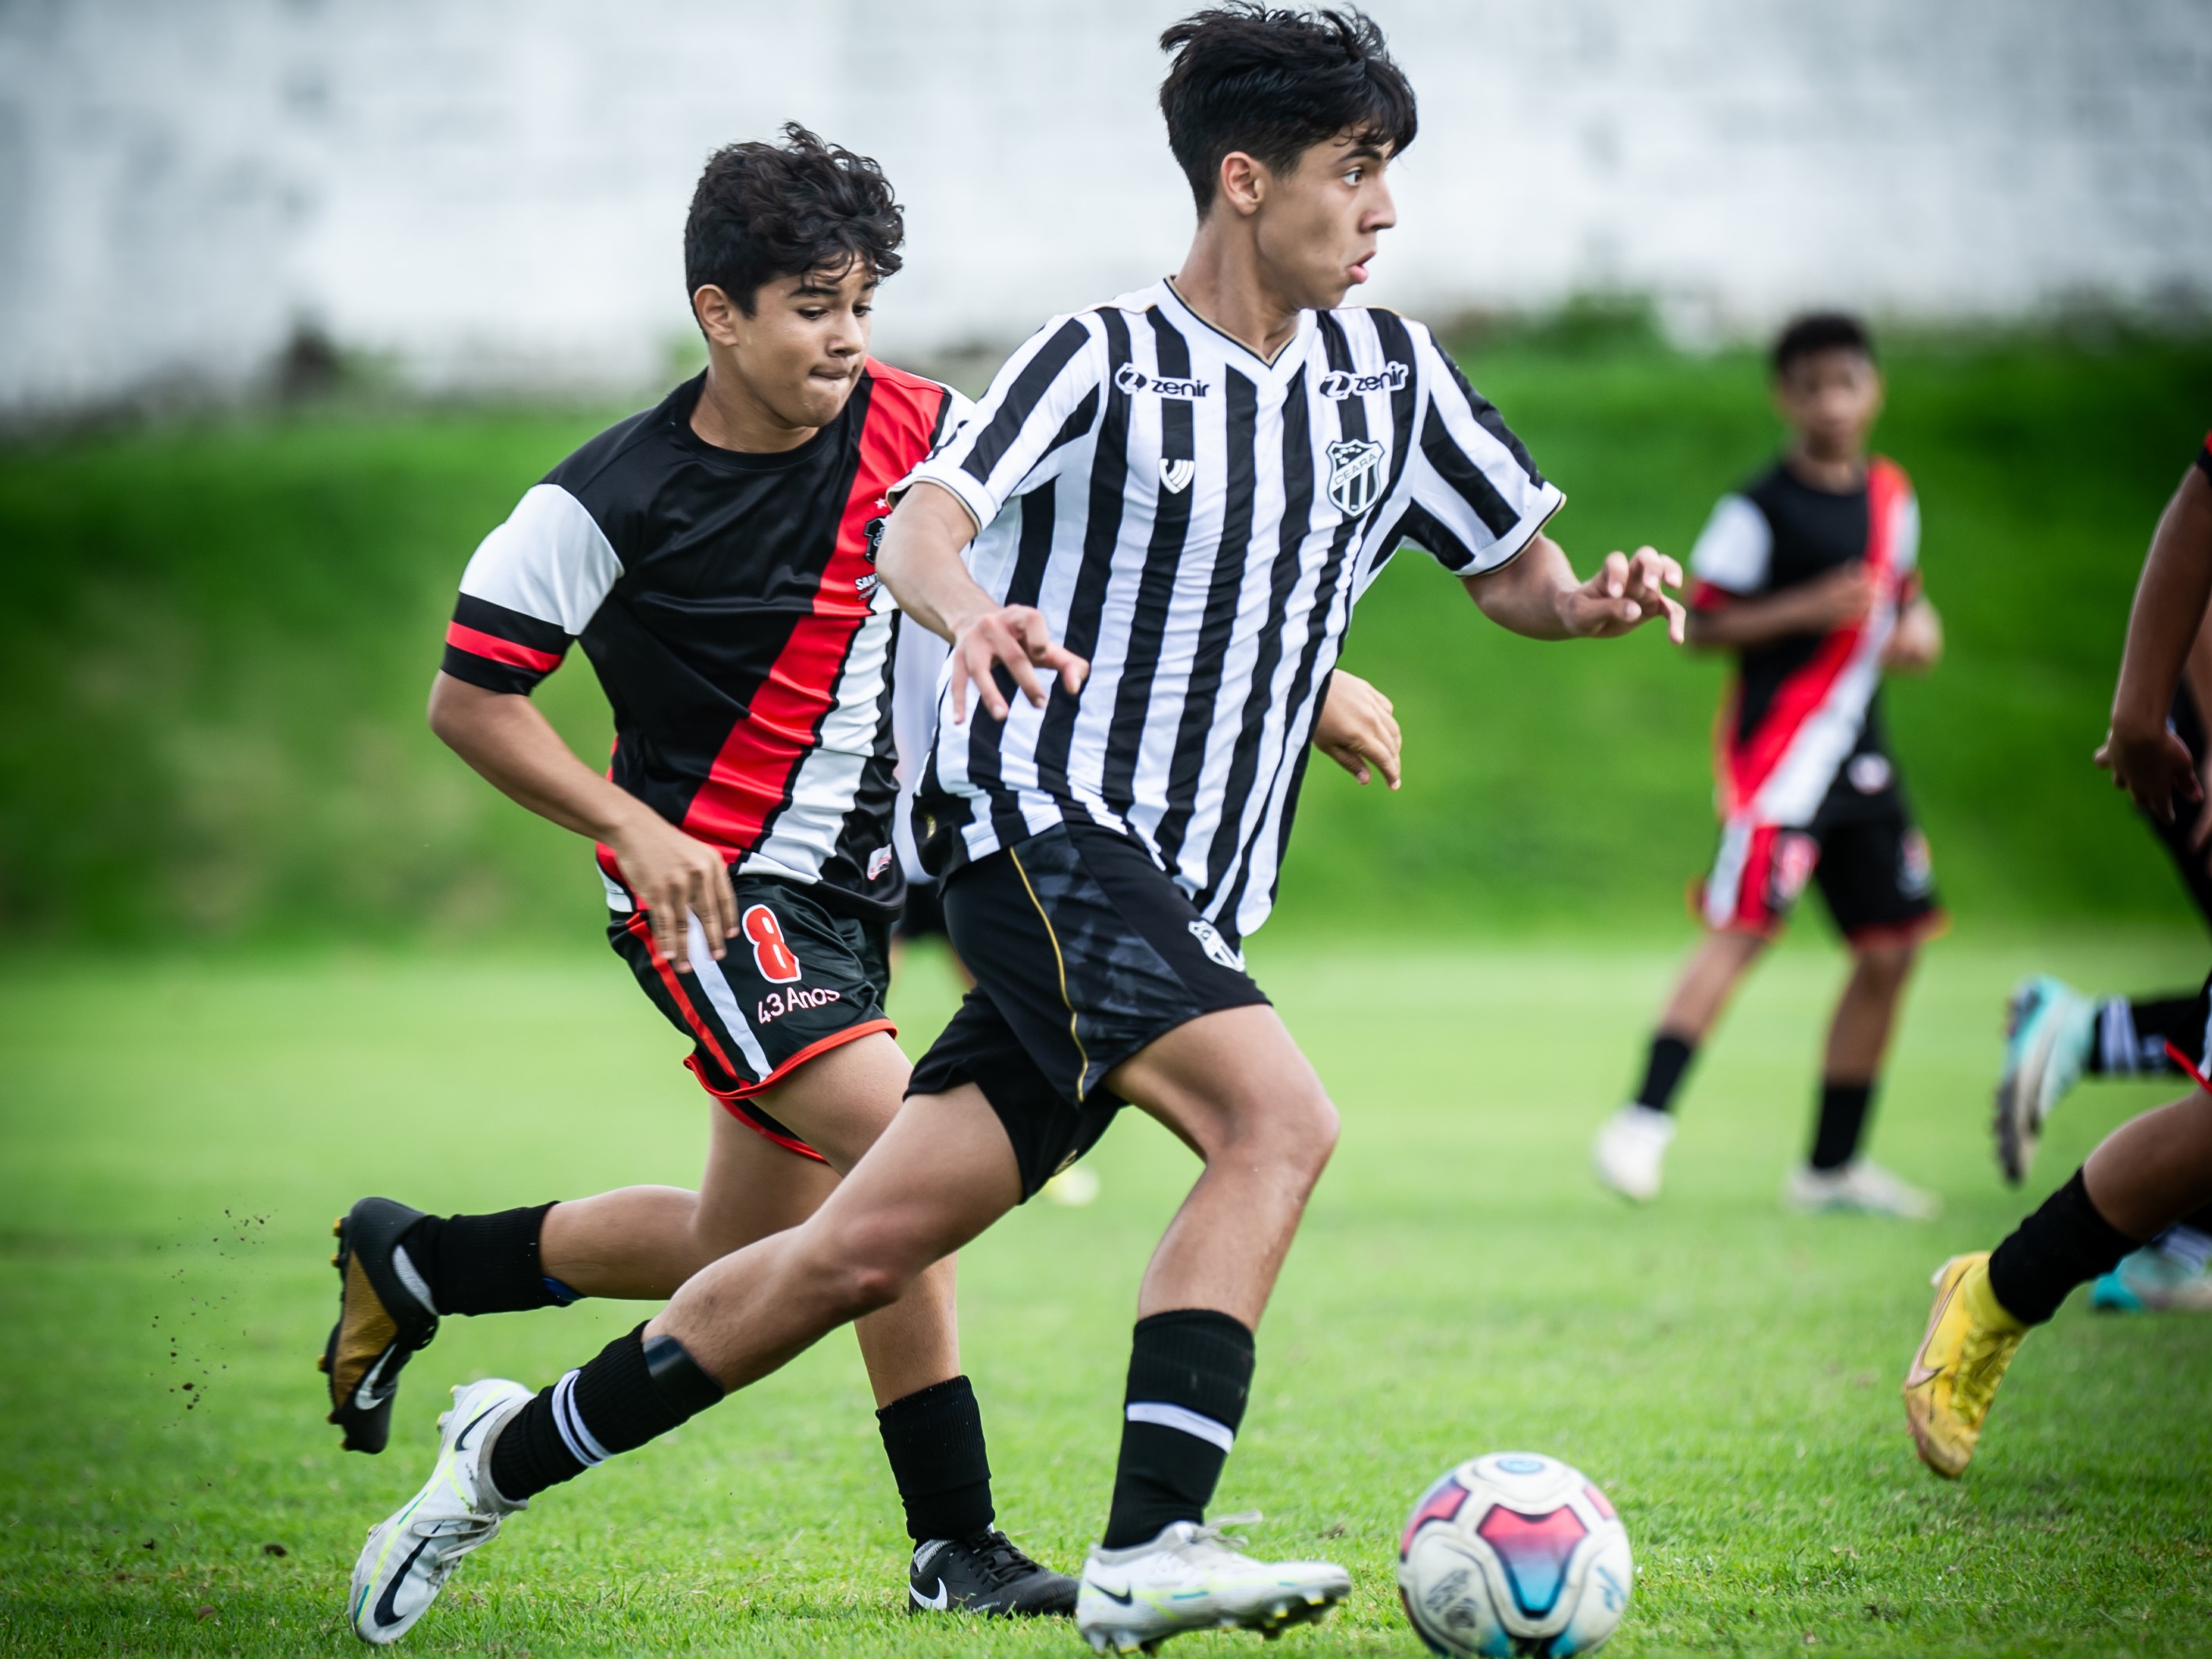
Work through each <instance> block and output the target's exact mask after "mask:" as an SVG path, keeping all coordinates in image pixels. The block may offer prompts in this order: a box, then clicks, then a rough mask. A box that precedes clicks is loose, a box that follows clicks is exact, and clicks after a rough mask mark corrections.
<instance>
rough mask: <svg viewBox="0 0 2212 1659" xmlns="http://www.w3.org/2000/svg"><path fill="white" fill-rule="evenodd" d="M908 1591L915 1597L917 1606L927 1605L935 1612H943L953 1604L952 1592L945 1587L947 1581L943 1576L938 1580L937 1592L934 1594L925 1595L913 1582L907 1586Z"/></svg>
mask: <svg viewBox="0 0 2212 1659" xmlns="http://www.w3.org/2000/svg"><path fill="white" fill-rule="evenodd" d="M906 1593H907V1594H908V1595H911V1596H912V1597H914V1604H915V1606H916V1607H927V1608H928V1609H929V1610H930V1611H931V1612H933V1613H942V1612H944V1611H945V1608H947V1607H951V1605H952V1592H951V1590H949V1589H945V1581H944V1580H943V1579H942V1578H940V1579H939V1580H938V1581H937V1594H936V1595H934V1596H928V1595H923V1594H922V1593H921V1591H920V1590H918V1589H915V1587H914V1586H913V1585H911V1584H908V1586H907V1587H906Z"/></svg>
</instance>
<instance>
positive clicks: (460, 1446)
mask: <svg viewBox="0 0 2212 1659" xmlns="http://www.w3.org/2000/svg"><path fill="white" fill-rule="evenodd" d="M498 1409H499V1407H497V1406H492V1407H487V1408H486V1409H485V1410H484V1411H483V1413H481V1414H479V1415H478V1417H477V1420H476V1421H475V1422H473V1423H471V1424H470V1425H468V1427H466V1428H465V1429H463V1430H462V1431H460V1433H459V1436H457V1437H455V1439H454V1441H453V1449H454V1450H455V1451H466V1450H467V1449H469V1437H470V1436H471V1435H472V1434H474V1433H475V1432H476V1431H477V1430H478V1429H480V1428H482V1427H483V1425H484V1419H485V1418H487V1417H489V1416H490V1415H491V1414H492V1413H494V1412H495V1411H497V1410H498Z"/></svg>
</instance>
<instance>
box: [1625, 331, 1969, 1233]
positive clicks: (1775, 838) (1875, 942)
mask: <svg viewBox="0 0 2212 1659" xmlns="http://www.w3.org/2000/svg"><path fill="white" fill-rule="evenodd" d="M1773 387H1774V400H1775V404H1776V407H1777V408H1778V410H1780V411H1781V414H1782V416H1783V418H1784V420H1785V421H1786V422H1788V423H1789V425H1790V431H1791V435H1792V436H1791V441H1790V447H1789V449H1788V450H1787V451H1786V452H1785V453H1784V455H1783V457H1782V459H1780V460H1778V461H1777V462H1776V463H1775V464H1774V465H1771V467H1769V468H1768V469H1767V470H1766V471H1765V472H1763V473H1761V474H1760V475H1759V477H1757V478H1755V479H1753V481H1752V482H1751V483H1748V484H1747V485H1746V486H1744V488H1743V489H1741V490H1739V491H1737V492H1735V493H1734V494H1731V495H1723V497H1722V498H1721V501H1720V504H1719V506H1717V507H1715V508H1714V509H1713V515H1712V518H1711V521H1710V522H1708V523H1707V525H1706V526H1705V532H1704V533H1703V534H1702V535H1701V536H1699V538H1698V544H1697V546H1696V548H1695V549H1694V550H1692V553H1691V556H1690V567H1691V574H1692V576H1693V577H1694V578H1695V579H1696V581H1695V586H1694V587H1693V588H1692V594H1691V601H1690V605H1691V614H1690V628H1689V643H1690V644H1691V645H1692V647H1697V648H1699V649H1703V650H1709V651H1732V652H1734V653H1735V655H1736V665H1737V666H1736V676H1735V686H1734V689H1733V690H1731V692H1730V693H1729V701H1728V702H1727V703H1726V704H1724V705H1723V709H1722V712H1721V720H1720V726H1719V729H1718V732H1717V757H1716V762H1717V772H1718V781H1719V804H1720V810H1721V821H1722V827H1721V846H1720V854H1719V857H1718V859H1717V860H1716V861H1715V863H1714V866H1713V869H1712V872H1711V875H1709V876H1708V877H1707V878H1706V879H1705V884H1704V888H1703V890H1702V892H1701V894H1700V895H1699V908H1700V909H1701V910H1702V911H1703V913H1704V917H1705V925H1706V927H1708V928H1709V929H1710V930H1711V931H1710V932H1709V933H1708V934H1707V936H1706V938H1705V943H1704V944H1703V945H1700V946H1699V948H1698V951H1697V952H1696V954H1695V955H1694V956H1692V957H1691V959H1690V963H1689V965H1688V966H1687V967H1686V969H1684V970H1683V973H1682V975H1681V978H1680V980H1679V981H1677V982H1676V984H1675V987H1674V994H1673V996H1672V997H1671V998H1670V999H1669V1000H1668V1004H1667V1008H1666V1012H1664V1013H1662V1015H1661V1016H1660V1020H1659V1029H1658V1030H1657V1031H1656V1033H1655V1034H1654V1036H1652V1039H1651V1046H1650V1055H1649V1058H1648V1060H1646V1062H1645V1066H1644V1083H1643V1086H1642V1087H1641V1088H1639V1089H1638V1091H1637V1094H1636V1097H1635V1099H1634V1100H1633V1101H1632V1102H1631V1103H1629V1104H1628V1105H1626V1106H1624V1107H1622V1108H1621V1109H1620V1111H1618V1112H1616V1113H1615V1114H1614V1115H1613V1117H1612V1118H1611V1119H1609V1120H1608V1121H1607V1123H1606V1125H1605V1127H1604V1128H1603V1129H1602V1130H1601V1132H1600V1133H1599V1135H1598V1138H1597V1143H1596V1146H1595V1149H1594V1152H1593V1164H1594V1165H1595V1170H1596V1173H1597V1176H1598V1179H1599V1180H1600V1181H1601V1182H1604V1183H1605V1184H1606V1185H1607V1186H1608V1187H1610V1188H1613V1190H1614V1191H1615V1192H1618V1193H1620V1194H1623V1195H1625V1196H1626V1197H1628V1198H1631V1199H1634V1200H1638V1201H1648V1200H1651V1199H1653V1198H1656V1197H1657V1196H1658V1194H1659V1187H1660V1177H1661V1166H1662V1161H1663V1159H1664V1158H1665V1155H1666V1151H1667V1145H1668V1142H1669V1141H1670V1140H1672V1139H1674V1117H1673V1116H1672V1115H1671V1114H1672V1112H1673V1109H1674V1100H1675V1093H1676V1091H1677V1090H1678V1089H1679V1088H1680V1085H1681V1082H1682V1078H1683V1075H1684V1073H1686V1071H1687V1070H1688V1069H1689V1066H1690V1062H1691V1060H1692V1058H1693V1057H1694V1056H1695V1054H1696V1053H1697V1049H1698V1045H1699V1043H1700V1042H1704V1041H1705V1036H1706V1035H1707V1033H1708V1032H1710V1031H1711V1029H1712V1026H1713V1023H1714V1022H1715V1021H1716V1020H1717V1018H1719V1017H1720V1013H1721V1011H1722V1009H1723V1007H1725V1006H1727V1003H1728V1000H1729V994H1731V993H1732V992H1733V991H1734V990H1735V987H1736V985H1737V983H1738V981H1741V979H1742V977H1743V975H1744V974H1745V973H1746V972H1747V970H1748V969H1750V967H1751V965H1752V963H1754V962H1756V961H1757V960H1758V959H1759V953H1760V952H1761V951H1764V950H1765V948H1766V945H1767V944H1768V942H1769V941H1770V940H1771V939H1773V938H1774V937H1775V935H1776V934H1777V933H1778V932H1779V931H1780V930H1781V927H1782V926H1783V924H1784V921H1787V920H1788V918H1789V915H1790V911H1791V909H1792V908H1794V907H1795V906H1796V902H1797V899H1798V896H1799V895H1800V894H1801V893H1802V891H1803V890H1804V888H1805V886H1806V884H1807V883H1808V882H1811V883H1813V884H1816V885H1817V886H1818V887H1819V888H1820V896H1821V897H1822V898H1823V899H1824V900H1826V902H1827V907H1828V912H1829V914H1830V915H1832V917H1833V918H1834V919H1835V923H1836V926H1837V927H1838V929H1839V930H1841V932H1842V933H1843V935H1844V939H1846V940H1847V941H1848V942H1849V944H1850V951H1851V963H1852V965H1851V976H1850V982H1849V983H1848V984H1846V985H1845V987H1844V994H1843V1000H1841V1002H1839V1003H1838V1005H1837V1007H1836V1012H1835V1018H1834V1020H1833V1022H1832V1024H1831V1025H1830V1027H1829V1030H1828V1042H1827V1053H1826V1060H1825V1062H1824V1064H1823V1066H1822V1068H1821V1073H1820V1109H1819V1115H1818V1117H1817V1119H1816V1120H1815V1123H1814V1134H1813V1145H1812V1150H1811V1152H1810V1154H1809V1156H1808V1158H1807V1159H1806V1162H1805V1164H1803V1166H1802V1167H1801V1168H1799V1169H1796V1170H1793V1171H1792V1172H1791V1173H1790V1177H1789V1179H1788V1182H1786V1184H1785V1185H1784V1189H1783V1195H1784V1200H1785V1201H1786V1202H1787V1203H1789V1204H1790V1206H1792V1207H1795V1208H1798V1209H1806V1210H1858V1211H1874V1212H1882V1213H1886V1214H1891V1215H1900V1216H1911V1217H1925V1216H1929V1215H1932V1214H1933V1213H1934V1212H1935V1210H1936V1200H1935V1199H1934V1197H1933V1196H1932V1195H1931V1194H1926V1193H1923V1192H1920V1191H1918V1190H1917V1189H1915V1188H1911V1187H1909V1186H1907V1185H1906V1184H1905V1182H1902V1181H1900V1180H1899V1179H1898V1178H1897V1177H1896V1176H1893V1175H1892V1174H1890V1173H1889V1171H1887V1170H1884V1169H1882V1168H1881V1166H1879V1165H1878V1164H1875V1163H1873V1162H1872V1161H1871V1160H1869V1159H1868V1158H1863V1157H1862V1156H1861V1155H1860V1152H1859V1146H1860V1142H1861V1140H1862V1139H1863V1136H1864V1133H1865V1129H1866V1120H1867V1113H1868V1109H1869V1106H1870V1105H1871V1103H1872V1101H1873V1097H1874V1091H1875V1084H1876V1082H1877V1081H1878V1079H1880V1077H1881V1065H1882V1058H1883V1055H1884V1054H1885V1052H1886V1050H1887V1047H1888V1044H1889V1036H1890V1030H1891V1028H1892V1025H1893V1023H1894V1021H1895V1018H1896V1014H1897V1007H1898V1003H1899V1000H1900V998H1901V997H1902V996H1903V994H1904V991H1905V981H1906V979H1907V978H1908V977H1909V975H1911V971H1912V963H1913V957H1914V955H1915V953H1916V951H1917V950H1918V947H1919V945H1920V942H1921V940H1923V939H1925V938H1927V937H1928V935H1929V934H1930V933H1934V932H1936V930H1937V929H1938V928H1940V927H1941V926H1942V911H1941V909H1940V908H1938V906H1937V903H1936V890H1935V881H1934V877H1933V875H1932V873H1931V872H1930V869H1929V857H1928V841H1927V838H1926V837H1925V836H1923V835H1922V834H1921V833H1920V829H1919V826H1918V825H1917V823H1914V822H1913V818H1912V811H1911V806H1910V805H1909V804H1908V802H1907V800H1906V799H1905V787H1904V783H1903V781H1902V780H1901V779H1900V778H1899V775H1898V769H1897V763H1896V760H1895V758H1894V757H1893V756H1892V755H1891V754H1890V752H1889V744H1888V738H1887V734H1886V733H1885V732H1884V730H1883V721H1882V718H1881V676H1882V675H1883V674H1884V673H1885V672H1889V671H1905V672H1908V673H1924V672H1925V671H1928V670H1929V669H1930V668H1932V667H1933V666H1934V665H1935V664H1936V659H1937V658H1938V657H1939V656H1940V655H1941V654H1942V637H1943V636H1942V625H1941V623H1940V622H1939V621H1938V619H1937V617H1936V610H1935V607H1934V606H1933V605H1930V604H1929V602H1928V599H1927V597H1926V596H1925V595H1924V594H1923V592H1921V584H1920V568H1919V558H1920V509H1919V504H1918V502H1917V501H1916V500H1915V499H1914V497H1913V494H1912V486H1911V483H1909V482H1907V480H1906V478H1905V473H1904V471H1903V469H1902V468H1900V467H1899V466H1898V465H1897V464H1896V463H1895V462H1893V461H1890V460H1887V459H1883V458H1881V457H1880V456H1869V453H1868V449H1867V440H1868V437H1869V435H1870V434H1871V432H1872V431H1873V428H1874V423H1875V417H1876V416H1879V415H1880V414H1881V402H1882V382H1881V372H1880V370H1879V369H1878V368H1876V366H1875V353H1874V344H1873V341H1872V340H1871V338H1870V337H1869V335H1868V333H1867V331H1866V329H1865V328H1864V326H1863V325H1861V324H1860V323H1859V322H1858V321H1857V320H1856V319H1852V318H1850V317H1844V316H1836V315H1821V316H1810V317H1805V318H1801V319H1798V320H1797V321H1796V322H1795V323H1792V324H1791V325H1790V327H1789V328H1788V329H1786V330H1785V331H1784V332H1783V334H1782V337H1781V338H1780V339H1779V340H1778V341H1777V342H1776V343H1775V347H1774V353H1773Z"/></svg>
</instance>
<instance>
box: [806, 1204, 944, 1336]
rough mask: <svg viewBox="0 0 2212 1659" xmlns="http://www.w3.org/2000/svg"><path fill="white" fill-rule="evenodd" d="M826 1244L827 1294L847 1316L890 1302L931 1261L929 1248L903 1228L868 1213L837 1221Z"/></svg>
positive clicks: (895, 1299) (895, 1298) (823, 1258)
mask: <svg viewBox="0 0 2212 1659" xmlns="http://www.w3.org/2000/svg"><path fill="white" fill-rule="evenodd" d="M826 1245H827V1248H826V1249H825V1250H824V1251H823V1255H822V1258H821V1259H822V1262H823V1277H824V1278H825V1279H826V1280H827V1281H828V1287H829V1296H830V1297H831V1299H832V1300H833V1301H834V1302H835V1303H836V1305H837V1307H838V1310H840V1311H841V1312H842V1313H843V1314H845V1315H846V1316H848V1317H850V1318H858V1317H859V1316H860V1315H862V1314H866V1313H873V1312H874V1311H875V1310H877V1309H878V1308H887V1307H889V1306H890V1304H892V1303H894V1302H896V1301H897V1300H898V1299H899V1298H900V1297H902V1296H904V1295H905V1294H906V1293H907V1290H908V1287H909V1286H910V1285H913V1283H914V1281H915V1279H917V1278H919V1277H920V1276H921V1273H922V1272H923V1271H924V1270H925V1269H926V1268H927V1267H928V1266H929V1259H928V1258H927V1252H926V1251H924V1250H921V1249H917V1248H916V1247H915V1245H914V1243H912V1241H911V1240H910V1239H909V1238H908V1237H907V1236H906V1235H905V1233H904V1232H903V1231H902V1230H899V1229H896V1228H892V1227H889V1226H886V1225H884V1224H882V1223H880V1222H878V1221H875V1220H873V1219H872V1218H861V1219H858V1220H855V1221H853V1222H849V1223H848V1224H846V1225H842V1226H840V1227H839V1228H837V1229H836V1233H835V1236H834V1237H831V1238H829V1240H827V1241H826Z"/></svg>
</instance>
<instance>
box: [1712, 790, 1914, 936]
mask: <svg viewBox="0 0 2212 1659" xmlns="http://www.w3.org/2000/svg"><path fill="white" fill-rule="evenodd" d="M1807 884H1813V885H1815V886H1817V887H1819V888H1820V896H1821V898H1822V899H1824V900H1825V901H1826V903H1827V907H1828V914H1829V915H1832V916H1833V917H1834V918H1835V921H1836V927H1837V930H1838V932H1839V933H1842V934H1843V935H1844V938H1845V939H1849V940H1850V942H1851V943H1852V944H1853V945H1883V944H1907V943H1911V942H1912V941H1914V940H1917V939H1924V938H1926V937H1927V936H1928V935H1929V934H1930V933H1936V932H1938V931H1940V929H1941V928H1942V926H1943V922H1944V915H1943V908H1942V904H1941V903H1940V902H1938V900H1937V898H1936V873H1935V868H1934V866H1933V865H1932V863H1931V862H1930V860H1929V854H1928V837H1927V836H1924V835H1923V834H1921V832H1920V827H1919V826H1918V825H1917V824H1916V823H1913V822H1912V820H1911V817H1909V816H1907V815H1906V813H1905V811H1904V809H1903V806H1902V805H1898V806H1897V808H1896V810H1894V811H1873V812H1867V811H1861V812H1856V813H1850V814H1845V815H1841V816H1829V815H1826V814H1822V815H1820V816H1817V817H1814V820H1813V822H1812V823H1809V824H1807V825H1804V826H1802V828H1800V827H1793V826H1791V825H1788V824H1778V823H1758V822H1756V821H1755V820H1753V819H1750V818H1735V819H1731V820H1729V822H1728V823H1725V824H1723V826H1722V829H1721V846H1720V854H1719V856H1718V857H1717V858H1716V859H1715V860H1714V861H1713V867H1712V871H1711V873H1710V874H1708V875H1707V876H1706V878H1705V880H1704V882H1703V883H1701V884H1699V886H1698V887H1697V888H1696V889H1694V890H1693V891H1692V903H1693V904H1694V905H1695V906H1696V908H1697V909H1698V911H1699V914H1700V915H1702V916H1703V917H1704V919H1705V925H1706V926H1707V927H1711V928H1712V929H1713V930H1714V931H1715V932H1716V933H1756V934H1758V935H1759V936H1760V937H1761V938H1763V939H1771V938H1772V937H1773V936H1774V935H1775V934H1776V933H1779V932H1780V931H1781V928H1782V924H1783V923H1784V922H1785V921H1788V920H1789V919H1790V912H1791V911H1792V910H1794V909H1795V908H1796V904H1797V900H1798V898H1799V896H1801V895H1802V893H1803V892H1804V890H1805V888H1806V886H1807Z"/></svg>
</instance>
